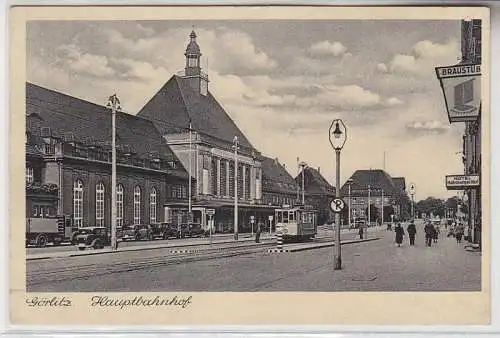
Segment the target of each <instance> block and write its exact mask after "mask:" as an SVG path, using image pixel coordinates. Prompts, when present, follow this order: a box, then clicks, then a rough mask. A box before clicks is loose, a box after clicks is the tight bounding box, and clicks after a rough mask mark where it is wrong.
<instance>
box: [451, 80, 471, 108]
mask: <svg viewBox="0 0 500 338" xmlns="http://www.w3.org/2000/svg"><path fill="white" fill-rule="evenodd" d="M473 81H474V79H470V80H468V81H465V82H462V83H460V84H458V85H456V86H455V107H457V106H461V105H465V104H467V103H469V102H471V101H472V100H473V99H474V84H473Z"/></svg>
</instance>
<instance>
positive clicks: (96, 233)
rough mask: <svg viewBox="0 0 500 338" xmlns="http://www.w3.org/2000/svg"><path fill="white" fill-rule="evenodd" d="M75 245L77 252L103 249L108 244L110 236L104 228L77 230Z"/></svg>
mask: <svg viewBox="0 0 500 338" xmlns="http://www.w3.org/2000/svg"><path fill="white" fill-rule="evenodd" d="M76 243H77V245H78V249H79V250H85V249H88V248H93V249H103V248H104V246H105V245H108V244H109V243H110V234H109V232H108V231H107V229H106V228H105V227H85V228H80V229H78V232H77V234H76Z"/></svg>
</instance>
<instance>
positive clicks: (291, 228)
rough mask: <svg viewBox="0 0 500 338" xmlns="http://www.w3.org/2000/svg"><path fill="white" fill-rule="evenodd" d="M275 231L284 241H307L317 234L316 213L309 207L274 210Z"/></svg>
mask: <svg viewBox="0 0 500 338" xmlns="http://www.w3.org/2000/svg"><path fill="white" fill-rule="evenodd" d="M275 219H276V230H277V231H281V232H282V234H283V240H284V241H290V242H291V241H298V242H303V241H308V240H312V239H313V238H314V237H315V236H316V234H317V233H318V224H317V220H318V212H317V210H314V208H312V207H309V206H294V207H291V206H288V205H284V206H283V207H282V208H279V209H276V210H275Z"/></svg>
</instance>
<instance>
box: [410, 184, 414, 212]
mask: <svg viewBox="0 0 500 338" xmlns="http://www.w3.org/2000/svg"><path fill="white" fill-rule="evenodd" d="M410 196H411V219H412V220H415V210H414V204H415V202H414V200H413V197H414V196H415V184H414V183H411V184H410Z"/></svg>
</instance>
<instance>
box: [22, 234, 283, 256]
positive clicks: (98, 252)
mask: <svg viewBox="0 0 500 338" xmlns="http://www.w3.org/2000/svg"><path fill="white" fill-rule="evenodd" d="M272 240H273V238H261V242H264V241H272ZM253 241H255V239H254V238H245V239H240V240H238V242H237V243H243V242H253ZM227 243H235V242H234V241H233V240H224V241H216V242H213V243H192V244H184V245H183V244H178V245H168V244H164V245H159V246H147V245H143V246H131V247H124V248H123V249H118V250H117V251H111V250H110V249H104V250H93V249H91V250H85V251H83V252H75V253H70V254H67V255H61V256H57V254H58V253H59V252H54V253H53V254H55V256H43V257H29V256H26V260H27V261H36V260H43V259H53V258H68V257H81V256H89V255H103V254H117V253H120V252H128V251H142V250H159V249H168V248H172V249H173V248H176V247H193V246H209V245H214V244H227ZM182 250H183V249H179V250H171V251H182ZM193 251H194V250H191V252H193ZM181 253H184V252H181Z"/></svg>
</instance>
